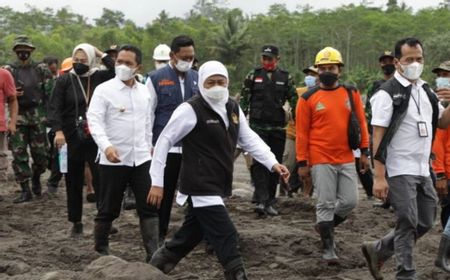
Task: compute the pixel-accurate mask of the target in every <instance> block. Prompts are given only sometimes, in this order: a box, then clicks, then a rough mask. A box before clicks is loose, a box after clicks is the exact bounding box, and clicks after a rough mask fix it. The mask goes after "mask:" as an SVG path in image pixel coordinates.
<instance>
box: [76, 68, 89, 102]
mask: <svg viewBox="0 0 450 280" xmlns="http://www.w3.org/2000/svg"><path fill="white" fill-rule="evenodd" d="M77 80H78V84H79V85H80V88H81V92H82V93H83V96H84V100H86V108H87V107H88V106H89V101H90V100H89V98H90V95H91V76H88V81H87V93H86V90H85V89H84V87H83V84H82V83H81V80H80V77H79V76H78V75H77Z"/></svg>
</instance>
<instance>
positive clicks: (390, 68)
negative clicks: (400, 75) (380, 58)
mask: <svg viewBox="0 0 450 280" xmlns="http://www.w3.org/2000/svg"><path fill="white" fill-rule="evenodd" d="M381 69H382V70H383V73H384V74H385V75H388V76H389V75H392V73H394V72H395V65H394V64H386V65H383V66H381Z"/></svg>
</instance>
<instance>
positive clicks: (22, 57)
mask: <svg viewBox="0 0 450 280" xmlns="http://www.w3.org/2000/svg"><path fill="white" fill-rule="evenodd" d="M16 55H17V58H19V59H20V60H22V61H25V60H27V59H28V58H30V55H31V52H29V51H18V52H16Z"/></svg>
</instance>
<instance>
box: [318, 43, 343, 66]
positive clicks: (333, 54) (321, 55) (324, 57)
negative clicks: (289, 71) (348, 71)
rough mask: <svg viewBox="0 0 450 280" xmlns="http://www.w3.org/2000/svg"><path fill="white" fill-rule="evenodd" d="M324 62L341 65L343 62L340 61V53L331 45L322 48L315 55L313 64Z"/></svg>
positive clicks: (322, 63)
mask: <svg viewBox="0 0 450 280" xmlns="http://www.w3.org/2000/svg"><path fill="white" fill-rule="evenodd" d="M324 64H339V65H342V66H343V65H344V63H343V62H342V56H341V53H340V52H339V51H338V50H336V49H334V48H332V47H326V48H324V49H322V50H321V51H319V52H318V53H317V55H316V62H315V64H314V66H318V65H324Z"/></svg>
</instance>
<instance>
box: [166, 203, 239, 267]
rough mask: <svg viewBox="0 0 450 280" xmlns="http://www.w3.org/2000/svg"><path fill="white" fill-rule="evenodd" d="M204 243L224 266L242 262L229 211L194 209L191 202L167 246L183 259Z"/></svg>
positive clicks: (216, 207)
mask: <svg viewBox="0 0 450 280" xmlns="http://www.w3.org/2000/svg"><path fill="white" fill-rule="evenodd" d="M203 239H206V240H208V241H209V243H210V244H211V245H212V246H213V248H214V252H215V253H216V256H217V258H218V259H219V262H220V263H221V264H222V266H224V267H225V266H226V265H227V264H228V263H230V262H232V261H236V260H237V259H241V255H240V253H239V250H238V248H237V246H238V234H237V231H236V228H235V227H234V224H233V222H232V221H231V219H230V216H229V215H228V211H227V209H226V208H225V207H224V206H223V205H217V206H208V207H199V208H194V207H192V202H191V201H190V199H189V206H188V212H187V214H186V216H185V219H184V222H183V225H182V226H181V228H180V229H179V230H178V231H177V232H176V233H175V235H174V236H173V238H172V239H171V240H170V241H167V242H166V243H165V246H166V248H167V249H168V250H169V251H170V252H172V253H174V254H175V255H177V256H178V257H179V258H180V259H181V258H183V257H184V256H186V255H187V254H188V253H189V252H190V251H192V250H193V249H194V248H195V246H197V244H198V243H200V242H201V241H202V240H203Z"/></svg>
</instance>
